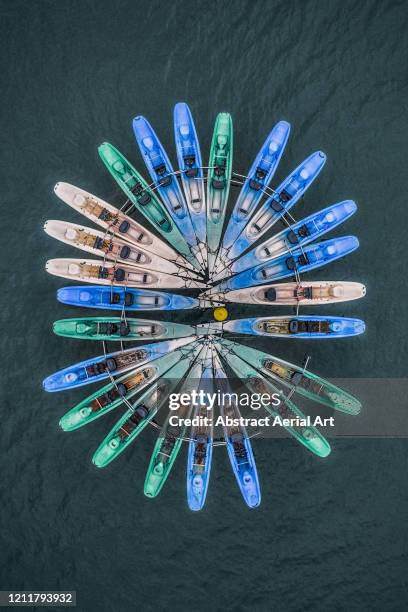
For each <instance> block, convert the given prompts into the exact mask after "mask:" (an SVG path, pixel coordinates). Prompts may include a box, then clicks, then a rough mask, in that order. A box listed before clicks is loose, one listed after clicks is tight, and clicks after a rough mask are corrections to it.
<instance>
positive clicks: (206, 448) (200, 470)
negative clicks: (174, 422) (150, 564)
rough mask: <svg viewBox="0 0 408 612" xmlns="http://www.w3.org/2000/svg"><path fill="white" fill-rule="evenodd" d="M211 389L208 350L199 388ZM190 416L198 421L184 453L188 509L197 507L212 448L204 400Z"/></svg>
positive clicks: (205, 485)
mask: <svg viewBox="0 0 408 612" xmlns="http://www.w3.org/2000/svg"><path fill="white" fill-rule="evenodd" d="M201 390H203V391H204V392H207V393H208V392H211V391H213V365H212V354H211V352H210V351H208V353H207V357H206V359H205V361H204V363H203V372H202V376H201V381H200V391H201ZM193 419H197V421H198V424H197V425H194V426H193V427H192V428H191V433H190V442H189V445H188V453H187V503H188V506H189V508H190V510H194V511H198V510H201V509H202V508H203V506H204V504H205V499H206V496H207V491H208V484H209V481H210V472H211V460H212V452H213V410H212V409H210V410H208V409H207V406H206V404H197V406H196V407H195V408H194V410H193Z"/></svg>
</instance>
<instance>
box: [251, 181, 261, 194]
mask: <svg viewBox="0 0 408 612" xmlns="http://www.w3.org/2000/svg"><path fill="white" fill-rule="evenodd" d="M249 186H250V188H251V189H253V190H254V191H259V190H260V188H261V187H262V185H261V183H259V181H256V180H255V179H251V180H250V181H249Z"/></svg>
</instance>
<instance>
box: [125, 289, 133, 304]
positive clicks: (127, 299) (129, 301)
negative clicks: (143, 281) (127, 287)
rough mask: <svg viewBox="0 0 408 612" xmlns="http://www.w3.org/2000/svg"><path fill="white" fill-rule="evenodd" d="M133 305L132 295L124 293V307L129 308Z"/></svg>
mask: <svg viewBox="0 0 408 612" xmlns="http://www.w3.org/2000/svg"><path fill="white" fill-rule="evenodd" d="M132 304H133V295H132V294H131V293H126V292H125V306H131V305H132Z"/></svg>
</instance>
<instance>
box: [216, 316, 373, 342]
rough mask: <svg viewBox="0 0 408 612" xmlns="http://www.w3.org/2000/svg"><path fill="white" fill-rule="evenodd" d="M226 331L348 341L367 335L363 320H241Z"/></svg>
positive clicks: (338, 318)
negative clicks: (346, 337)
mask: <svg viewBox="0 0 408 612" xmlns="http://www.w3.org/2000/svg"><path fill="white" fill-rule="evenodd" d="M224 330H226V331H229V332H235V333H241V334H250V335H255V336H272V337H277V338H281V337H286V338H308V339H316V338H344V337H345V336H357V335H359V334H362V333H364V331H365V324H364V321H361V319H351V318H347V317H321V316H312V315H309V316H307V315H304V316H298V317H291V316H282V317H258V318H251V319H237V320H235V321H227V322H226V323H224Z"/></svg>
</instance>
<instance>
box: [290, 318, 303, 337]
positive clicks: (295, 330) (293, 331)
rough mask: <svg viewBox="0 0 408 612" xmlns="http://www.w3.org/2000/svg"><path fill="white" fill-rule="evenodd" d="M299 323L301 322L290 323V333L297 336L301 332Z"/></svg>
mask: <svg viewBox="0 0 408 612" xmlns="http://www.w3.org/2000/svg"><path fill="white" fill-rule="evenodd" d="M299 323H301V321H289V333H290V334H297V333H298V331H301V330H299V325H298V324H299Z"/></svg>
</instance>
